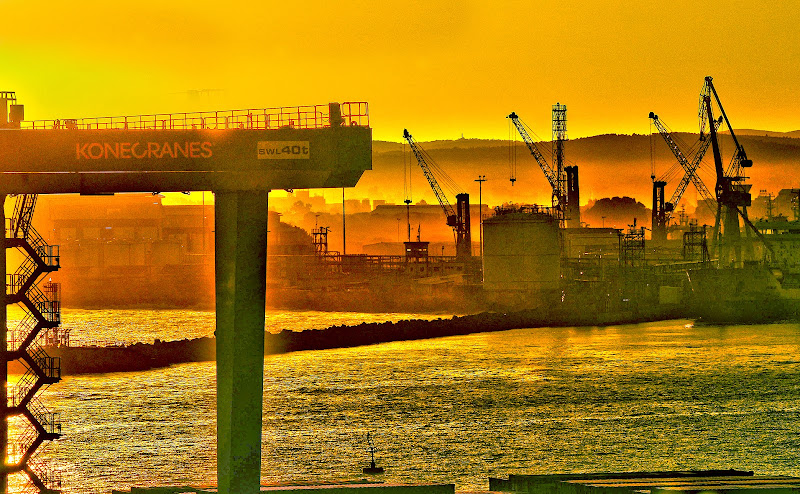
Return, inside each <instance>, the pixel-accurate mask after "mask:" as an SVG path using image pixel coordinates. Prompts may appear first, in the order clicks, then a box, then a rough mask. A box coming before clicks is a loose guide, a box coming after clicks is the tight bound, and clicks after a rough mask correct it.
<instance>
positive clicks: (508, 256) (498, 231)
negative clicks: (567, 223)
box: [483, 206, 561, 299]
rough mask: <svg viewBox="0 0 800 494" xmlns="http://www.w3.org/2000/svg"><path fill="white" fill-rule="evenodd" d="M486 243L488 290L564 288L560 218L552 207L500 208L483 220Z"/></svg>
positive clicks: (529, 290) (485, 284)
mask: <svg viewBox="0 0 800 494" xmlns="http://www.w3.org/2000/svg"><path fill="white" fill-rule="evenodd" d="M483 242H484V244H483V246H484V255H483V280H484V282H483V287H484V290H485V291H487V292H494V293H495V294H496V295H500V294H501V292H516V293H520V292H539V293H540V294H541V293H544V292H555V291H557V290H558V289H559V288H560V286H559V285H560V278H561V269H560V244H559V231H558V220H557V219H556V218H555V217H554V216H553V215H552V214H551V211H550V209H549V208H543V207H537V206H522V207H513V208H498V209H497V210H496V215H495V216H493V217H491V218H487V219H485V220H483ZM487 295H490V293H487ZM490 298H495V299H496V297H490Z"/></svg>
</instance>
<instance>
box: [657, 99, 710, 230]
mask: <svg viewBox="0 0 800 494" xmlns="http://www.w3.org/2000/svg"><path fill="white" fill-rule="evenodd" d="M649 117H650V119H651V120H652V121H653V124H654V125H655V126H656V128H657V129H658V132H659V134H661V137H663V138H664V141H665V142H666V143H667V146H668V147H669V149H670V151H672V154H674V155H675V158H676V159H677V160H678V163H679V164H680V165H681V168H683V170H684V174H683V178H682V179H681V181H680V183H679V184H678V187H677V188H676V189H675V192H674V193H673V194H672V197H671V198H670V200H669V201H666V202H665V193H664V187H665V186H666V185H667V182H666V180H665V177H662V178H660V179H658V180H655V176H653V221H652V225H651V227H652V231H653V241H654V242H656V243H663V242H664V241H665V240H666V239H667V225H668V224H669V221H670V218H671V216H672V212H673V211H674V210H675V209H676V208H677V207H678V204H679V203H680V201H681V198H682V197H683V193H684V192H685V191H686V187H687V186H688V185H689V182H692V183H694V186H695V187H696V188H697V192H698V193H699V194H700V196H701V197H702V198H703V202H704V203H705V204H706V205H707V206H708V207H712V204H715V203H716V202H717V200H716V198H715V197H714V196H713V195H712V194H711V192H710V191H709V190H708V187H706V186H705V184H704V183H703V180H702V179H701V178H700V177H699V176H698V175H697V168H698V167H699V166H700V162H701V161H702V160H703V156H705V154H706V151H707V150H708V146H709V145H710V144H711V140H710V139H705V138H703V137H702V136H701V139H700V147H699V148H698V150H697V152H696V153H695V155H694V157H693V158H692V161H691V163H690V162H689V160H688V159H687V158H686V155H685V154H684V153H683V151H681V148H680V146H678V143H677V142H675V139H673V137H672V134H671V133H670V131H669V130H668V129H667V127H666V125H664V123H663V122H662V121H661V120H660V119H659V118H658V115H656V114H655V113H653V112H650V115H649ZM721 123H722V118H721V117H720V118H719V120H717V121H715V122H714V127H715V129H716V128H718V127H719V125H720V124H721ZM713 212H714V211H712V213H713Z"/></svg>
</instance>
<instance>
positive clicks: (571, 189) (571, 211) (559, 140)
mask: <svg viewBox="0 0 800 494" xmlns="http://www.w3.org/2000/svg"><path fill="white" fill-rule="evenodd" d="M565 113H566V106H564V105H561V104H556V105H554V106H553V140H554V142H555V147H554V149H553V161H554V165H555V169H554V168H553V167H551V166H550V165H549V164H548V163H547V160H545V159H544V156H543V155H542V152H541V151H540V150H539V147H538V146H537V145H536V143H535V142H534V140H533V139H532V138H531V136H530V134H529V133H528V131H527V129H526V128H525V127H526V126H525V124H524V123H523V122H522V121H521V120H520V119H519V116H518V115H517V114H516V113H515V112H511V114H510V115H509V116H508V117H507V118H510V119H511V122H512V123H513V124H514V127H516V128H517V132H519V135H520V136H521V137H522V140H523V141H525V145H526V146H528V150H529V151H530V153H531V155H533V158H534V159H535V160H536V163H537V164H538V165H539V168H541V169H542V172H543V173H544V176H545V178H546V179H547V182H548V183H549V184H550V188H551V189H552V203H553V209H554V210H555V211H556V214H557V215H558V219H559V223H560V225H561V226H562V227H564V226H570V227H573V226H574V227H579V226H580V221H581V218H580V191H579V190H580V189H579V185H578V167H577V166H566V167H565V166H564V164H563V162H564V148H563V142H564V139H565V138H566V117H565Z"/></svg>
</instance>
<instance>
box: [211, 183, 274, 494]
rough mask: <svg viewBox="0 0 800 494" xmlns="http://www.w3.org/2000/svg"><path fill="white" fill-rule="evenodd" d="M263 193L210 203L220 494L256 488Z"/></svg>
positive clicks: (230, 195)
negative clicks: (214, 290)
mask: <svg viewBox="0 0 800 494" xmlns="http://www.w3.org/2000/svg"><path fill="white" fill-rule="evenodd" d="M268 194H269V193H268V192H266V191H264V192H262V191H246V192H245V191H239V192H225V191H220V192H216V198H215V239H216V246H215V254H216V295H217V329H216V338H217V484H218V486H219V492H220V494H254V493H257V492H259V490H260V484H261V409H262V406H261V402H262V397H263V391H264V390H263V375H264V317H265V314H264V305H265V303H266V300H265V297H266V270H267V198H268Z"/></svg>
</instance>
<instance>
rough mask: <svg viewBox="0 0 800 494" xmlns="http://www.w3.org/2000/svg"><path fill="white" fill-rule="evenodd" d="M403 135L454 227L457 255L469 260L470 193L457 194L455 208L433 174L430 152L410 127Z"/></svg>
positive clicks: (448, 223)
mask: <svg viewBox="0 0 800 494" xmlns="http://www.w3.org/2000/svg"><path fill="white" fill-rule="evenodd" d="M403 137H404V138H405V140H406V141H408V145H409V147H411V151H412V152H413V153H414V157H415V158H417V163H419V167H420V168H422V173H423V174H424V175H425V178H426V179H428V183H429V184H430V185H431V189H433V193H434V194H435V195H436V199H438V200H439V205H440V206H441V207H442V211H444V215H445V216H446V217H447V226H451V227H453V232H454V233H455V237H456V257H457V258H459V259H461V260H464V261H465V260H468V259H469V258H470V257H471V256H472V233H471V231H470V230H471V225H470V218H469V194H466V193H463V192H462V193H459V194H456V205H457V210H456V209H453V206H451V205H450V201H448V200H447V196H446V195H444V192H443V191H442V188H441V187H440V186H439V181H438V180H436V176H435V175H434V174H433V170H434V168H436V169H438V167H437V166H436V163H434V162H433V159H431V157H430V156H428V153H426V152H425V150H424V149H422V148H421V147H420V146H419V144H417V142H416V141H415V140H414V138H413V137H411V134H409V132H408V129H403ZM429 161H430V163H429ZM439 171H440V173H441V174H443V175H444V178H445V179H446V180H448V181H452V179H450V177H448V176H447V174H446V173H444V172H443V171H442V170H441V169H439Z"/></svg>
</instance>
